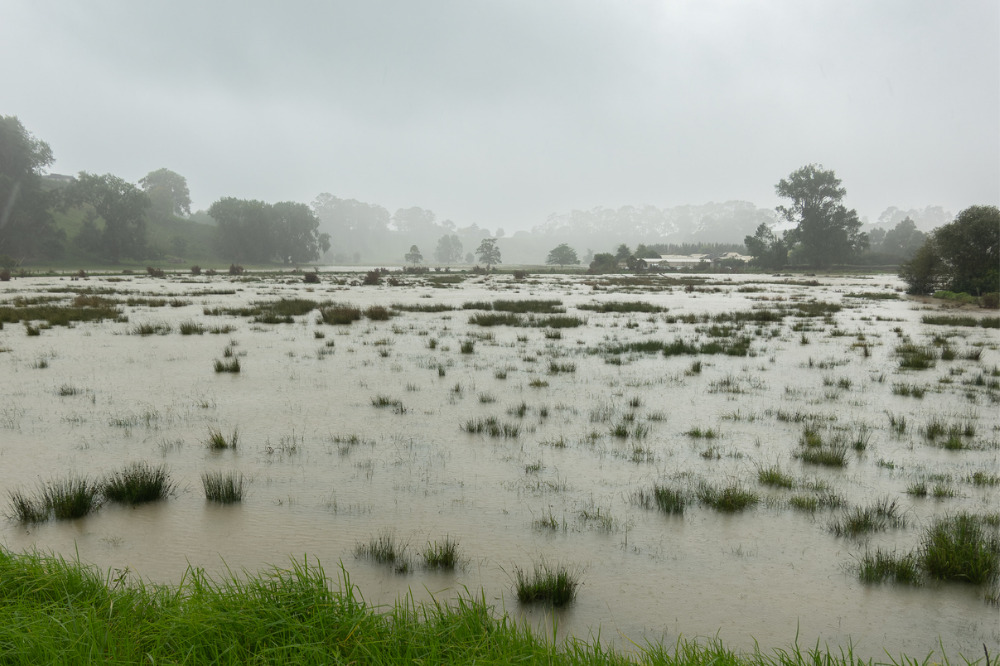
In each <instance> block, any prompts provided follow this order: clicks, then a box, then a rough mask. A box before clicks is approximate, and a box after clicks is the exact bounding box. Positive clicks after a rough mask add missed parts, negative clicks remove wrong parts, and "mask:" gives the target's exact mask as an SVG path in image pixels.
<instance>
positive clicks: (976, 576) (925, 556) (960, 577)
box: [920, 513, 1000, 585]
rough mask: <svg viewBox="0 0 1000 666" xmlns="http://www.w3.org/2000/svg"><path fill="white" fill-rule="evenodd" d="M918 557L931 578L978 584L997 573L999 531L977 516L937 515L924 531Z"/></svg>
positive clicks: (994, 577)
mask: <svg viewBox="0 0 1000 666" xmlns="http://www.w3.org/2000/svg"><path fill="white" fill-rule="evenodd" d="M920 560H921V563H922V564H923V567H924V570H925V571H926V572H927V575H928V576H930V577H931V578H935V579H938V580H949V581H959V582H966V583H973V584H975V585H981V584H983V583H986V582H988V581H990V580H993V579H996V577H997V575H998V574H1000V535H998V534H997V530H996V528H995V526H991V525H989V524H987V523H986V521H984V520H983V518H982V517H980V516H976V515H972V514H968V513H960V514H957V515H954V516H949V517H945V518H941V519H939V520H937V521H936V522H935V523H934V524H933V525H932V526H931V527H930V528H928V530H927V532H926V533H925V534H924V538H923V542H922V544H921V549H920Z"/></svg>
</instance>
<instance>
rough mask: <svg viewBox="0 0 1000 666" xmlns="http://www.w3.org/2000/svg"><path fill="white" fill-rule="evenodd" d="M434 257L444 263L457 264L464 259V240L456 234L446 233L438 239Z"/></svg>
mask: <svg viewBox="0 0 1000 666" xmlns="http://www.w3.org/2000/svg"><path fill="white" fill-rule="evenodd" d="M434 258H435V259H437V260H438V261H440V262H441V263H442V264H455V263H458V262H459V261H461V260H462V241H461V240H459V238H458V236H456V235H455V234H445V235H444V236H441V238H439V239H438V242H437V247H436V248H434Z"/></svg>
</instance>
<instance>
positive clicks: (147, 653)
mask: <svg viewBox="0 0 1000 666" xmlns="http://www.w3.org/2000/svg"><path fill="white" fill-rule="evenodd" d="M0 580H2V581H3V585H0V646H2V650H3V661H4V663H7V664H24V665H32V666H34V665H36V664H56V663H62V664H84V663H97V662H105V663H109V662H110V663H117V664H140V663H143V664H149V663H155V664H161V663H162V664H166V663H189V664H208V663H213V664H214V663H219V664H249V663H268V664H336V663H340V664H350V663H355V664H412V663H426V664H431V663H433V664H439V663H453V664H472V663H477V664H511V663H526V664H527V663H545V664H560V665H561V664H599V665H605V664H607V665H616V666H625V665H631V664H636V665H638V664H667V665H671V666H682V665H688V664H690V665H691V666H695V665H703V664H713V665H715V666H800V665H801V666H806V665H812V664H823V665H824V666H857V665H858V664H860V663H862V660H860V659H859V658H858V657H856V656H855V655H853V654H852V652H851V651H850V649H848V650H847V651H842V650H838V649H836V648H820V647H819V644H817V646H816V647H815V648H812V649H806V650H802V649H800V648H799V647H798V646H797V645H794V646H792V647H790V648H787V649H781V648H779V649H774V650H772V651H765V649H764V648H760V647H755V648H754V649H752V650H750V651H746V652H738V651H734V650H730V649H728V648H726V647H725V646H724V645H723V643H722V642H721V641H720V640H719V639H711V640H707V641H693V640H692V641H689V640H687V639H678V640H677V642H676V643H669V644H662V643H644V644H641V645H635V644H629V647H628V652H618V651H616V650H615V649H614V648H611V647H608V646H607V644H605V643H602V642H601V641H599V640H597V639H596V638H595V639H591V640H590V641H589V642H588V641H587V640H586V639H568V640H566V641H553V640H552V639H551V637H546V636H542V635H539V634H536V633H534V632H533V631H532V630H531V629H530V628H529V627H528V626H527V625H526V624H524V623H522V622H520V621H517V620H515V619H513V618H511V617H510V616H509V615H507V614H506V613H504V612H502V609H497V608H496V607H494V606H491V605H490V604H488V603H487V602H486V599H485V593H483V594H481V595H477V596H473V595H472V594H469V593H468V592H466V593H464V594H462V595H460V596H459V597H458V598H457V599H455V600H454V601H451V602H449V603H441V602H432V603H418V602H416V601H414V600H413V598H412V597H410V596H406V597H404V598H403V599H401V600H400V601H398V602H396V603H395V604H394V605H392V606H390V607H388V608H387V607H378V608H376V607H374V606H371V605H369V604H367V603H366V602H365V601H364V600H363V598H362V596H361V593H360V590H359V589H358V588H357V587H356V586H355V585H354V584H353V583H352V582H351V580H350V577H349V575H348V573H347V572H346V570H343V569H342V570H341V576H340V578H339V580H331V579H330V578H329V577H327V575H326V573H325V572H324V571H323V568H322V567H321V566H320V565H319V564H317V563H315V562H310V561H308V560H302V561H294V562H292V564H291V566H290V567H288V568H275V569H271V570H267V571H264V572H261V573H259V574H256V575H242V576H237V575H235V574H234V575H231V576H230V577H227V578H224V579H222V580H219V581H217V580H213V579H212V578H210V577H209V576H207V575H206V574H205V573H204V572H203V571H202V570H200V569H197V568H193V567H192V568H189V569H188V571H187V572H186V573H185V574H184V576H183V577H182V579H181V581H180V583H178V584H176V585H154V584H149V583H144V582H142V581H140V580H138V579H134V578H130V577H118V578H111V577H110V576H108V575H105V574H102V573H100V572H98V571H97V570H95V569H93V568H90V567H87V566H84V565H82V564H80V563H76V562H67V561H66V560H63V559H61V558H56V557H51V556H46V555H40V554H37V553H32V554H12V553H10V552H8V551H6V550H3V549H0ZM793 629H794V628H793ZM932 658H933V660H934V661H936V662H940V663H945V664H947V663H948V661H947V658H946V656H944V655H925V654H924V653H921V654H920V655H919V656H917V655H914V657H912V658H908V657H904V656H902V655H900V656H899V657H898V658H893V659H892V663H896V664H901V665H902V664H916V663H929V662H930V660H931V659H932ZM864 663H867V662H864ZM965 663H968V664H972V663H975V662H973V661H972V660H971V658H968V657H967V659H966V662H965ZM980 663H981V662H980Z"/></svg>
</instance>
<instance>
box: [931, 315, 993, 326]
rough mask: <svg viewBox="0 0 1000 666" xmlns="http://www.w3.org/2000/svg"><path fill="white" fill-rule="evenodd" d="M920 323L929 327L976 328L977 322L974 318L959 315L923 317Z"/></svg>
mask: <svg viewBox="0 0 1000 666" xmlns="http://www.w3.org/2000/svg"><path fill="white" fill-rule="evenodd" d="M920 321H921V323H924V324H930V325H931V326H978V325H979V320H978V319H976V318H975V317H969V316H959V315H924V316H923V317H921V318H920Z"/></svg>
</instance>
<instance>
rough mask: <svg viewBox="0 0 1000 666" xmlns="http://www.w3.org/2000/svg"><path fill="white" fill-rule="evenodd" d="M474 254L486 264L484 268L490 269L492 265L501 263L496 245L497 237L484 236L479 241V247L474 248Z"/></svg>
mask: <svg viewBox="0 0 1000 666" xmlns="http://www.w3.org/2000/svg"><path fill="white" fill-rule="evenodd" d="M476 256H478V257H479V261H481V262H483V263H484V264H486V270H490V268H491V267H492V266H495V265H496V264H499V263H501V262H500V248H498V247H497V239H496V238H484V239H483V240H482V242H481V243H479V247H478V248H476Z"/></svg>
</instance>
